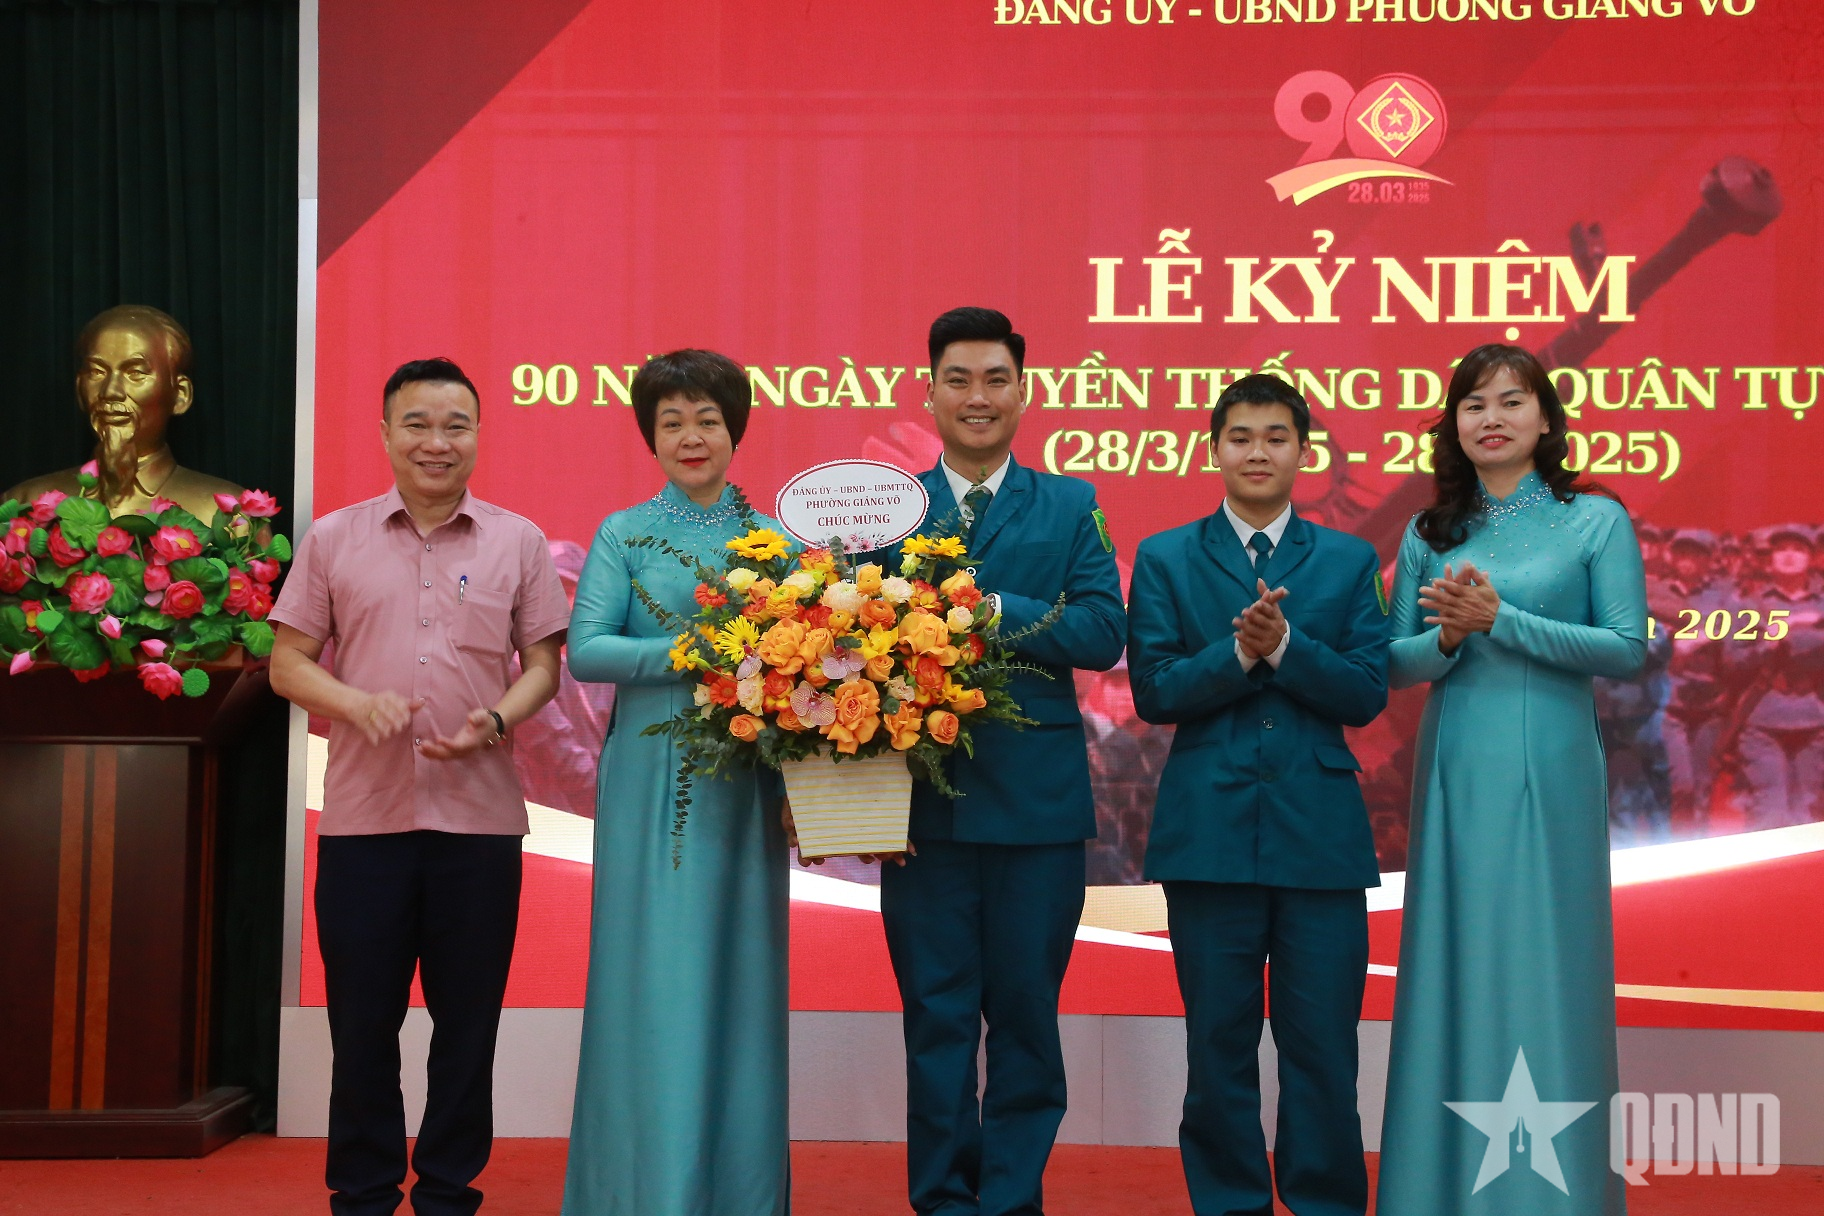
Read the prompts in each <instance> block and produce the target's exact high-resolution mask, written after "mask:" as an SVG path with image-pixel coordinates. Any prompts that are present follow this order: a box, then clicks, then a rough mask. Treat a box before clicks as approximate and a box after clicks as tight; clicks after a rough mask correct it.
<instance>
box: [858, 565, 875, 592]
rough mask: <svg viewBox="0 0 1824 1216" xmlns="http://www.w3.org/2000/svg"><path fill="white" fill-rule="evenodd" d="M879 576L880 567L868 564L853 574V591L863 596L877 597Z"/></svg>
mask: <svg viewBox="0 0 1824 1216" xmlns="http://www.w3.org/2000/svg"><path fill="white" fill-rule="evenodd" d="M880 576H881V569H880V567H879V566H878V565H876V564H875V563H873V562H869V563H868V564H867V565H865V566H863V567H862V568H861V569H859V570H857V571H856V572H855V590H857V591H859V592H861V593H862V594H863V595H879V594H880Z"/></svg>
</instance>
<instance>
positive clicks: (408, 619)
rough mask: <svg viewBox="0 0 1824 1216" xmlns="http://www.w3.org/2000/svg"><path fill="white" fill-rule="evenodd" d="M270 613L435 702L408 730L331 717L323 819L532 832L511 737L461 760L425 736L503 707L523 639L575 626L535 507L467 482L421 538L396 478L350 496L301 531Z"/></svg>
mask: <svg viewBox="0 0 1824 1216" xmlns="http://www.w3.org/2000/svg"><path fill="white" fill-rule="evenodd" d="M271 619H272V620H273V621H274V622H277V623H281V624H285V625H290V626H291V627H292V628H293V629H296V630H298V631H299V632H301V633H305V634H308V635H309V636H311V637H313V638H316V639H317V640H318V641H323V642H327V641H330V640H332V639H333V640H334V642H335V655H334V663H335V669H336V677H337V678H338V679H340V680H341V681H343V682H344V683H346V684H350V685H353V686H354V687H356V688H359V689H362V690H363V691H366V692H379V691H381V690H382V689H391V690H392V691H394V692H396V693H398V694H399V695H401V696H403V697H406V698H408V699H419V698H422V699H423V701H424V707H423V708H422V709H420V710H418V711H417V713H415V714H414V715H413V716H412V725H411V728H410V729H409V730H408V731H406V732H404V733H402V734H398V735H394V736H393V737H392V738H391V739H388V740H386V741H385V742H383V743H381V744H380V745H379V746H378V747H376V746H373V745H371V744H369V743H368V742H367V739H366V738H365V737H364V736H363V735H362V734H361V732H360V731H359V730H358V729H356V728H355V727H353V726H351V725H349V724H348V723H345V722H337V723H335V724H334V725H333V726H332V727H331V728H330V732H329V770H328V772H327V773H326V774H325V777H324V788H323V818H322V821H321V822H320V824H319V825H318V831H319V832H321V833H322V834H323V835H325V836H365V835H372V834H376V833H380V832H410V831H416V830H421V829H428V830H432V831H439V832H472V833H483V834H498V835H524V834H525V833H526V831H527V830H528V826H529V825H528V824H527V822H526V800H525V795H524V794H523V793H522V792H521V790H520V786H519V777H518V775H517V774H515V773H514V771H513V755H512V750H511V749H512V739H511V736H509V737H508V741H507V743H506V744H504V745H502V746H499V747H484V748H482V749H480V750H479V751H477V752H475V753H473V754H472V755H469V756H465V757H463V758H462V759H459V760H432V759H429V758H428V757H426V756H424V755H423V754H421V753H420V752H419V750H418V747H417V744H419V743H420V742H424V741H428V740H431V739H434V738H436V737H437V736H438V735H440V734H441V735H453V734H455V733H456V732H457V731H458V730H460V729H461V728H462V724H463V720H464V719H465V718H466V717H467V716H468V714H469V711H470V710H473V709H477V708H488V707H491V706H493V705H494V703H495V702H496V701H498V700H500V698H501V695H502V694H503V693H505V692H506V690H507V687H508V685H509V683H510V682H511V667H510V663H511V660H512V658H513V654H514V652H515V651H517V650H521V649H523V648H525V647H527V646H530V645H531V644H532V643H534V642H539V641H543V640H544V639H545V638H548V637H550V636H551V635H552V634H555V633H559V632H561V631H562V630H563V629H564V628H565V627H566V626H567V625H568V623H569V619H570V607H569V603H568V601H567V600H566V598H565V595H564V587H563V584H562V583H561V582H560V581H559V580H558V577H557V569H556V567H555V566H553V565H552V564H551V554H550V549H549V547H548V546H547V545H546V544H545V538H544V534H543V533H541V532H540V531H539V530H538V529H537V528H536V527H535V526H533V524H532V522H531V521H530V520H527V519H524V518H522V517H521V516H518V515H515V514H513V513H512V512H511V511H505V510H502V509H501V508H499V507H497V506H494V505H492V504H491V503H485V502H482V501H481V500H480V499H478V498H476V497H474V496H473V495H470V494H464V495H463V498H462V502H461V503H460V504H459V505H458V506H457V508H456V511H455V513H454V514H452V515H451V516H450V518H449V519H448V520H446V521H445V522H444V523H443V524H441V525H439V526H438V527H437V528H435V529H434V530H432V532H431V533H430V535H428V536H424V535H420V534H419V532H418V528H417V525H415V524H414V523H413V522H412V517H411V515H410V514H409V513H408V512H407V511H406V507H405V502H404V500H403V499H401V498H400V497H399V491H398V489H397V488H395V489H392V490H389V491H388V492H387V493H385V494H382V495H381V496H380V497H378V498H370V499H368V500H367V501H366V502H361V503H356V504H355V505H354V506H352V507H344V508H342V509H341V510H340V511H334V512H331V513H330V514H328V515H326V516H324V517H323V518H322V519H319V520H317V521H316V523H315V524H313V525H312V526H311V529H310V531H309V532H308V533H306V534H305V537H304V539H303V541H302V542H300V543H299V545H298V551H297V556H296V559H295V560H294V561H293V562H292V566H291V573H290V575H289V576H288V577H287V578H286V580H285V589H284V591H283V593H282V594H281V595H280V596H279V602H278V603H277V605H275V606H274V608H273V610H272V617H271Z"/></svg>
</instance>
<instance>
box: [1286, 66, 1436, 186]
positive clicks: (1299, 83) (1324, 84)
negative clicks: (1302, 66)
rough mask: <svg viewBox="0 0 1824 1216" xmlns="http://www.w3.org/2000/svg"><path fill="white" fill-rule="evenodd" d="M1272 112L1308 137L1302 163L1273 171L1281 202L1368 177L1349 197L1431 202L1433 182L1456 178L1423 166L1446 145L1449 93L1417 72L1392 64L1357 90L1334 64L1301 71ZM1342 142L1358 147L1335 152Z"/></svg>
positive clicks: (1302, 138)
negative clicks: (1396, 69)
mask: <svg viewBox="0 0 1824 1216" xmlns="http://www.w3.org/2000/svg"><path fill="white" fill-rule="evenodd" d="M1273 118H1274V120H1275V121H1276V122H1278V123H1279V129H1280V130H1281V131H1284V132H1285V133H1286V134H1287V135H1289V136H1291V137H1292V138H1293V139H1296V140H1298V141H1299V142H1301V143H1303V144H1304V145H1305V151H1304V155H1302V156H1300V157H1299V158H1298V164H1296V165H1295V166H1293V167H1292V168H1290V169H1287V170H1286V171H1285V172H1284V173H1276V174H1274V175H1273V176H1272V177H1269V178H1268V179H1267V184H1268V185H1269V186H1271V187H1273V193H1274V194H1276V195H1278V196H1279V200H1280V201H1281V202H1284V201H1285V200H1286V199H1288V198H1290V199H1291V200H1292V202H1293V204H1294V205H1299V204H1303V203H1307V202H1309V201H1310V200H1312V199H1314V198H1316V197H1317V196H1318V195H1320V194H1323V193H1325V192H1326V191H1330V190H1334V189H1336V188H1337V187H1338V186H1345V185H1350V184H1351V183H1363V184H1362V185H1361V186H1357V187H1356V188H1354V189H1352V190H1351V191H1350V195H1349V197H1350V199H1351V201H1357V202H1371V201H1380V202H1429V201H1430V195H1431V186H1430V183H1432V182H1437V183H1440V184H1442V185H1446V186H1448V185H1450V184H1451V183H1450V182H1449V181H1447V180H1446V179H1444V178H1442V177H1439V176H1437V175H1436V174H1434V173H1427V172H1425V171H1424V170H1423V169H1421V168H1419V166H1420V165H1422V164H1424V163H1425V162H1426V161H1427V160H1429V159H1431V157H1432V156H1433V155H1434V154H1435V153H1436V152H1437V150H1438V149H1439V148H1440V147H1442V146H1443V144H1444V135H1445V133H1446V132H1447V131H1448V130H1449V129H1450V120H1449V117H1448V115H1447V114H1446V112H1445V109H1444V99H1443V98H1442V97H1440V96H1438V91H1437V90H1436V89H1434V88H1432V87H1431V86H1430V85H1429V84H1427V83H1426V82H1425V81H1423V80H1420V79H1419V78H1418V77H1417V76H1413V75H1409V74H1407V73H1405V72H1392V73H1389V74H1387V75H1385V76H1376V77H1375V78H1374V79H1373V80H1370V81H1369V82H1368V83H1367V84H1365V85H1363V86H1362V87H1361V89H1359V90H1358V89H1357V88H1356V87H1355V86H1354V85H1352V84H1350V83H1349V82H1348V81H1347V80H1344V79H1343V78H1342V77H1341V76H1338V75H1337V74H1336V73H1335V72H1300V73H1299V74H1298V75H1296V76H1294V77H1292V79H1290V80H1288V81H1286V83H1285V84H1283V85H1281V86H1280V88H1279V94H1278V96H1276V97H1274V99H1273ZM1344 143H1347V144H1348V145H1349V151H1350V152H1351V153H1352V155H1349V156H1340V157H1339V156H1335V155H1334V154H1335V153H1336V151H1337V149H1338V148H1340V147H1342V146H1343V144H1344ZM1376 179H1380V180H1381V181H1382V182H1383V185H1382V186H1381V187H1380V188H1379V189H1376V188H1375V187H1374V186H1373V185H1372V183H1373V182H1374V181H1375V180H1376ZM1386 179H1395V180H1394V181H1393V182H1387V181H1386ZM1398 179H1406V181H1410V182H1412V183H1414V184H1413V185H1410V186H1409V185H1407V184H1406V182H1405V181H1399V180H1398ZM1395 187H1397V188H1395Z"/></svg>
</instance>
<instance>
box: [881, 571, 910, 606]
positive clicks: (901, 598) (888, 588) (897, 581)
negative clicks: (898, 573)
mask: <svg viewBox="0 0 1824 1216" xmlns="http://www.w3.org/2000/svg"><path fill="white" fill-rule="evenodd" d="M880 598H881V599H883V600H885V601H887V603H889V604H903V603H905V602H906V601H907V600H909V599H911V598H912V584H911V583H909V582H907V581H906V580H905V579H903V578H898V577H894V578H885V579H882V580H880Z"/></svg>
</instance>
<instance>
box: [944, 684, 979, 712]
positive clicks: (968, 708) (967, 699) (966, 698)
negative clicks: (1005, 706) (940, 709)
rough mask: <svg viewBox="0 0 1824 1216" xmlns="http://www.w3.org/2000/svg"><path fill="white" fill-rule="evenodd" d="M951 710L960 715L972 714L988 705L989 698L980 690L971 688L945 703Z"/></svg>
mask: <svg viewBox="0 0 1824 1216" xmlns="http://www.w3.org/2000/svg"><path fill="white" fill-rule="evenodd" d="M944 704H946V705H948V706H949V707H950V708H951V709H953V710H955V711H956V712H957V713H959V714H972V713H974V712H975V711H976V710H978V709H981V708H982V707H983V706H985V705H987V704H988V697H987V695H986V694H985V693H983V692H982V690H981V689H979V688H971V689H968V690H967V691H963V692H960V694H959V695H957V696H954V697H951V698H950V699H949V700H947V701H945V702H944Z"/></svg>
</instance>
